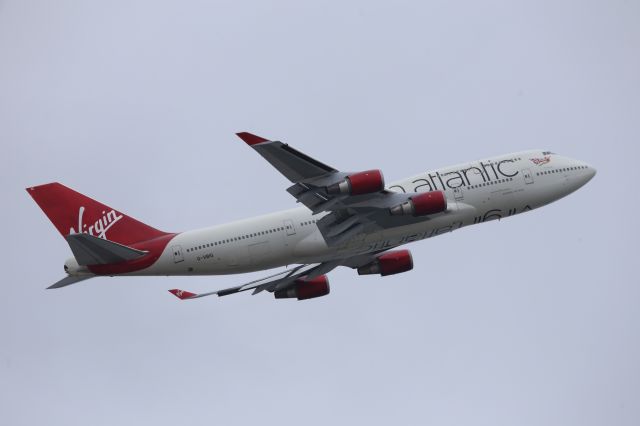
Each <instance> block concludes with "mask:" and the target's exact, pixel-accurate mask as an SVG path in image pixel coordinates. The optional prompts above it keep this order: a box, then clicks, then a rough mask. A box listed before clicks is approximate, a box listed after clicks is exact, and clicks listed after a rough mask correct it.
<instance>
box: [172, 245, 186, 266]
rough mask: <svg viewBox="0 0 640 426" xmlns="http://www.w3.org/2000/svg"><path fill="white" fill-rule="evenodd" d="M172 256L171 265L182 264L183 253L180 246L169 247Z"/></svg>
mask: <svg viewBox="0 0 640 426" xmlns="http://www.w3.org/2000/svg"><path fill="white" fill-rule="evenodd" d="M171 251H172V254H173V263H180V262H184V253H183V252H182V246H171Z"/></svg>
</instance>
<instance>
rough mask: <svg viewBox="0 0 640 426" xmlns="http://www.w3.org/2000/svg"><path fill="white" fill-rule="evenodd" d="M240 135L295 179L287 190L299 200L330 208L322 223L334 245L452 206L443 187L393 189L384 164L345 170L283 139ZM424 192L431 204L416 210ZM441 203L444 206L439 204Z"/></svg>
mask: <svg viewBox="0 0 640 426" xmlns="http://www.w3.org/2000/svg"><path fill="white" fill-rule="evenodd" d="M237 136H238V137H240V139H242V140H243V141H244V142H246V143H247V145H249V146H251V147H252V148H253V149H254V150H255V151H257V152H258V154H260V155H261V156H262V157H264V159H266V160H267V161H268V162H269V163H270V164H271V165H272V166H273V167H275V168H276V169H277V170H278V171H279V172H280V173H282V174H283V175H284V176H285V177H286V178H287V179H288V180H289V181H290V182H292V183H293V185H292V186H290V187H289V188H287V192H289V193H290V194H291V195H293V196H294V197H295V198H296V200H297V201H298V202H299V203H302V204H304V205H305V206H307V207H308V208H309V209H310V210H311V211H312V212H313V213H314V214H317V213H321V212H328V214H327V215H325V216H324V217H322V219H320V220H319V221H318V222H317V225H318V228H319V229H320V232H321V233H322V235H323V237H324V238H325V240H326V242H327V244H328V245H330V246H338V245H340V244H342V243H344V242H346V241H348V240H349V239H351V238H353V237H354V236H355V235H357V234H360V233H366V232H373V231H376V230H382V229H386V228H392V227H396V226H402V225H407V224H411V223H415V222H419V221H423V220H425V217H424V216H429V215H432V214H439V213H444V212H445V210H446V199H445V198H444V193H442V192H441V191H433V192H432V193H428V194H427V193H422V194H417V193H409V194H405V193H396V192H392V191H388V190H386V189H384V178H383V176H382V173H381V172H380V171H379V170H368V171H364V172H357V173H354V172H341V171H338V170H336V169H334V168H333V167H331V166H328V165H326V164H324V163H322V162H320V161H318V160H316V159H314V158H311V157H310V156H308V155H306V154H304V153H302V152H300V151H297V150H296V149H294V148H292V147H290V146H289V145H287V144H284V143H282V142H280V141H271V140H268V139H265V138H262V137H260V136H256V135H253V134H251V133H247V132H242V133H238V134H237ZM418 197H420V200H421V201H420V205H421V206H423V207H424V206H427V208H426V209H425V208H422V210H421V211H420V212H419V213H420V214H414V213H415V212H416V211H417V210H416V207H415V204H417V203H416V201H417V199H418ZM426 198H429V199H428V200H427V199H426ZM425 201H426V202H425ZM436 205H437V206H438V207H439V208H433V207H434V206H436ZM418 207H420V206H418ZM430 209H431V210H433V211H430ZM418 216H420V217H418Z"/></svg>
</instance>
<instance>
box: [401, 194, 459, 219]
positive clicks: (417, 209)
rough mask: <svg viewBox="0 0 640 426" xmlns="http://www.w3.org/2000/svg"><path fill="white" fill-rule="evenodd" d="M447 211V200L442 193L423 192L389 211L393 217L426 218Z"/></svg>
mask: <svg viewBox="0 0 640 426" xmlns="http://www.w3.org/2000/svg"><path fill="white" fill-rule="evenodd" d="M446 209H447V199H446V197H445V196H444V192H442V191H430V192H423V193H422V194H418V195H414V196H412V197H411V198H409V201H405V202H404V203H402V204H399V205H397V206H395V207H391V209H390V210H389V211H390V212H391V214H392V215H393V216H403V215H412V216H427V215H430V214H436V213H441V212H443V211H445V210H446Z"/></svg>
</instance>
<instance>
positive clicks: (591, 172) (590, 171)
mask: <svg viewBox="0 0 640 426" xmlns="http://www.w3.org/2000/svg"><path fill="white" fill-rule="evenodd" d="M583 165H584V167H585V169H584V175H583V176H584V183H587V182H589V181H590V180H591V179H593V177H594V176H595V175H596V172H597V170H596V168H595V167H593V166H591V165H589V164H587V163H583Z"/></svg>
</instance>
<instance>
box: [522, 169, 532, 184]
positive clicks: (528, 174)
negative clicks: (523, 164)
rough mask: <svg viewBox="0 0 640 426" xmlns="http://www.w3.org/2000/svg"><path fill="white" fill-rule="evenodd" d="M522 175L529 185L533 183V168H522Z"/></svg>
mask: <svg viewBox="0 0 640 426" xmlns="http://www.w3.org/2000/svg"><path fill="white" fill-rule="evenodd" d="M522 176H523V177H524V183H526V184H527V185H529V184H532V183H533V174H532V173H531V169H522Z"/></svg>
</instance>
